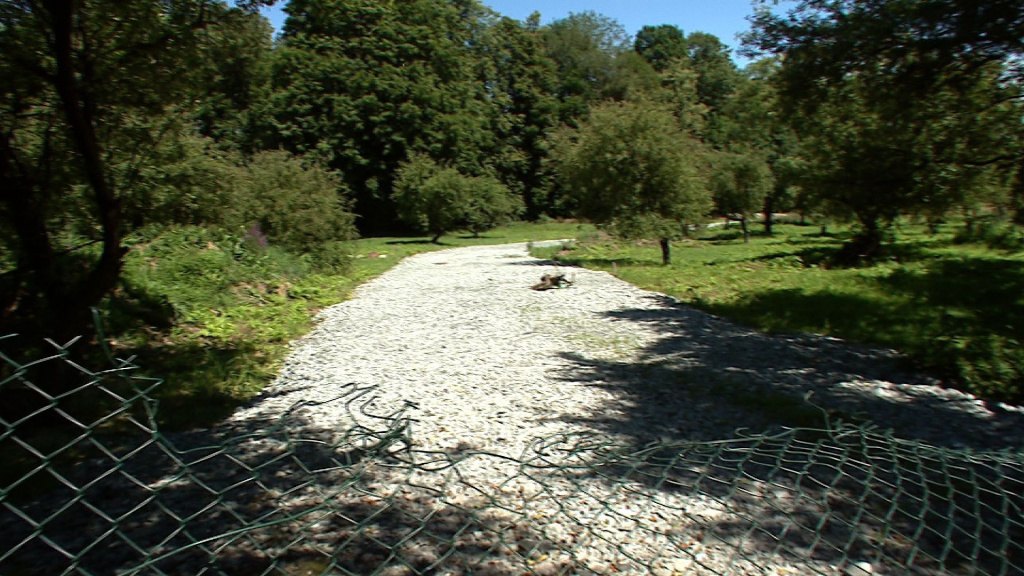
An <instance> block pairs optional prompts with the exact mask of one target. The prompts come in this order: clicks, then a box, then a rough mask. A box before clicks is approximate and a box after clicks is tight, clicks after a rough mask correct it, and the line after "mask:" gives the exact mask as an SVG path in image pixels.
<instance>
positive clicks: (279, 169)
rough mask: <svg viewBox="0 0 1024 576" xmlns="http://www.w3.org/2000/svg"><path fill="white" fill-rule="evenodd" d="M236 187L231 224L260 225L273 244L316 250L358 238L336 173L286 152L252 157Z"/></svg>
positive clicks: (299, 250) (309, 251)
mask: <svg viewBox="0 0 1024 576" xmlns="http://www.w3.org/2000/svg"><path fill="white" fill-rule="evenodd" d="M235 192H236V193H235V194H234V204H235V206H236V209H235V215H234V217H233V218H232V220H233V223H234V224H235V226H236V227H239V228H242V229H251V227H252V226H253V225H258V227H259V228H258V230H259V233H261V234H263V235H265V236H266V238H267V242H268V244H269V245H275V246H280V247H283V248H285V249H286V250H288V251H290V252H294V253H296V254H317V253H323V252H324V251H325V250H328V249H326V248H325V245H327V244H331V243H336V242H344V241H347V240H352V239H354V238H355V237H356V229H355V217H354V216H353V215H352V213H351V212H349V211H348V208H349V200H348V195H347V190H346V189H345V187H344V185H343V184H342V183H341V180H340V179H339V178H338V176H337V175H336V174H335V173H333V172H330V171H328V170H326V169H324V168H321V167H319V166H317V165H312V164H311V165H306V164H303V162H302V160H301V159H299V158H296V157H294V156H291V155H290V154H288V153H287V152H283V151H271V152H261V153H259V154H257V155H256V156H254V157H253V158H252V160H251V161H250V162H249V163H248V164H247V165H246V166H245V167H243V168H241V169H239V177H238V178H237V181H236V183H235ZM331 250H334V249H331Z"/></svg>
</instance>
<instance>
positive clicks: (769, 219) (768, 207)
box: [764, 194, 775, 236]
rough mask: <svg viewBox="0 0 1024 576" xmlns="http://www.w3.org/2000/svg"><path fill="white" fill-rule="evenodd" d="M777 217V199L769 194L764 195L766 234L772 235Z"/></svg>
mask: <svg viewBox="0 0 1024 576" xmlns="http://www.w3.org/2000/svg"><path fill="white" fill-rule="evenodd" d="M774 218H775V199H774V198H772V195H771V194H769V195H767V196H765V197H764V233H765V235H766V236H771V235H772V234H773V232H772V225H774V223H775V222H774Z"/></svg>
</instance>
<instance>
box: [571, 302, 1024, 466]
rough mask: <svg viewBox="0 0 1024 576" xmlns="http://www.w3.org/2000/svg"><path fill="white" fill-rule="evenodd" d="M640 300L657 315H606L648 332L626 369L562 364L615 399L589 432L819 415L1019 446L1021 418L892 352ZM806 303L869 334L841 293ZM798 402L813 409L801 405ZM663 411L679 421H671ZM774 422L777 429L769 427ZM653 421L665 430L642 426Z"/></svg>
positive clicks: (946, 441)
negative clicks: (768, 330) (773, 331)
mask: <svg viewBox="0 0 1024 576" xmlns="http://www.w3.org/2000/svg"><path fill="white" fill-rule="evenodd" d="M648 297H649V298H652V299H655V300H656V301H657V305H658V306H657V307H656V308H642V309H625V310H616V311H613V312H609V313H608V314H607V316H608V317H609V318H612V319H614V320H616V321H622V322H631V323H638V324H643V325H644V326H645V327H647V328H648V329H651V330H653V331H654V332H655V333H656V334H658V338H657V339H656V340H655V341H653V342H651V343H650V344H648V345H647V346H645V347H644V348H643V349H642V350H641V351H640V353H639V355H638V356H637V357H636V358H635V359H634V360H632V361H628V362H622V361H617V360H616V361H608V360H601V359H592V358H587V357H586V356H584V355H581V354H578V353H575V352H566V353H565V354H564V356H563V357H564V358H565V359H567V360H569V361H571V363H572V367H571V368H570V369H568V370H566V371H565V372H564V373H560V374H559V375H558V376H559V377H560V378H563V379H565V380H570V381H581V382H585V383H588V384H589V385H594V386H601V387H605V388H609V389H612V390H614V391H615V393H616V395H617V396H618V397H619V398H620V399H621V402H620V403H619V404H618V405H617V406H616V412H617V413H616V414H614V416H611V417H609V418H608V419H607V420H605V421H603V422H596V423H595V422H590V423H589V424H591V425H594V424H596V425H597V426H598V427H599V428H602V427H603V428H604V429H606V430H607V431H608V432H611V433H614V434H617V435H626V436H631V435H632V436H637V435H638V434H639V436H638V440H640V441H641V443H642V442H643V441H646V440H649V439H650V438H651V436H652V435H653V436H654V437H658V436H659V435H667V436H668V437H669V438H680V439H694V438H696V439H710V438H709V437H708V434H709V432H708V430H707V428H708V426H707V422H708V420H709V418H708V415H712V416H718V415H720V418H718V419H720V420H721V421H722V424H723V429H722V430H721V431H723V432H724V430H725V429H729V430H732V429H735V428H737V427H743V428H747V429H750V430H755V431H760V430H765V429H768V428H769V427H771V426H772V425H773V424H774V425H789V426H792V425H801V426H803V425H809V424H813V423H814V421H815V419H816V418H818V417H816V416H814V412H815V411H817V412H819V413H821V411H822V410H824V411H825V412H828V413H831V414H832V415H833V416H834V417H842V418H843V419H845V420H847V421H851V420H852V421H857V422H865V423H872V424H874V425H877V426H879V427H881V428H886V429H887V428H892V429H893V430H894V433H895V434H896V436H897V437H901V438H905V439H909V440H922V441H925V442H928V443H931V444H935V445H939V446H949V447H974V448H983V449H992V448H996V449H998V448H1018V447H1020V441H1021V438H1020V431H1021V430H1024V413H1022V412H1021V411H1017V410H1001V411H991V410H988V409H986V408H985V407H984V406H983V405H982V404H981V403H980V402H978V401H976V400H975V399H973V398H971V397H969V396H966V395H964V394H962V393H960V392H957V391H954V390H939V391H938V392H935V388H934V387H933V386H929V387H923V386H922V385H930V384H934V383H935V380H934V379H931V378H929V377H926V376H922V375H919V374H914V373H911V372H907V371H905V370H904V367H903V365H902V364H901V363H900V362H899V356H898V355H897V354H896V353H895V352H893V351H891V350H884V349H876V348H870V347H867V346H861V345H856V344H851V343H848V342H844V341H841V340H838V339H835V338H829V337H823V336H816V335H811V334H798V335H792V334H782V335H776V336H772V335H768V334H765V333H762V332H758V331H756V330H753V329H751V328H746V327H743V326H740V325H737V324H734V323H732V322H729V321H727V320H724V319H721V318H719V317H716V316H712V315H710V314H707V313H705V312H702V311H698V310H696V309H693V308H690V307H687V306H683V305H680V304H678V303H677V302H676V301H675V300H673V299H671V298H668V297H664V296H660V295H651V296H648ZM763 298H779V299H782V300H783V301H795V300H798V299H801V298H804V296H802V295H800V294H799V293H788V292H786V293H774V294H771V295H766V296H763ZM812 299H813V300H814V302H813V306H816V307H834V308H835V309H836V310H840V311H843V312H844V315H843V316H842V317H841V318H840V319H841V321H842V322H844V323H845V324H844V325H843V327H844V329H846V330H848V331H850V332H854V333H856V332H858V331H860V332H862V333H864V334H868V333H869V332H870V330H872V325H873V324H872V323H871V322H869V321H866V320H863V319H861V318H860V317H859V316H860V315H861V311H864V310H867V309H869V308H870V307H872V306H875V303H874V302H870V301H867V300H865V299H861V298H858V297H856V296H850V295H827V294H817V295H814V297H813V298H812ZM760 303H762V304H763V303H764V302H763V301H761V302H760ZM773 309H776V307H773ZM780 310H781V311H780V312H778V314H779V316H778V318H777V319H778V324H779V325H782V323H783V322H784V321H786V320H787V317H786V315H788V314H799V313H800V312H799V308H797V309H796V311H792V312H789V311H785V309H781V308H780ZM730 312H736V311H735V310H730ZM875 325H877V324H875ZM808 393H812V396H811V402H812V403H813V404H812V403H808V402H807V401H805V400H804V398H805V396H807V394H808ZM814 406H819V407H820V410H819V409H816V408H814ZM673 412H674V413H677V414H678V418H676V419H675V421H673V419H672V418H671V414H672V413H673ZM689 412H699V413H700V414H701V416H700V418H699V419H697V422H698V424H697V426H696V428H694V427H692V426H690V425H689V424H688V422H687V419H686V414H687V413H689ZM777 417H780V418H782V421H779V422H772V420H773V418H777ZM710 420H715V418H714V417H713V418H711V419H710ZM787 420H788V421H787ZM818 421H819V422H820V420H818ZM664 422H669V423H671V425H672V427H675V428H676V430H675V431H673V430H671V429H667V428H666V429H656V428H657V427H653V426H652V424H653V423H664ZM638 431H639V432H638ZM719 437H721V436H719Z"/></svg>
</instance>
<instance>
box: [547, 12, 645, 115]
mask: <svg viewBox="0 0 1024 576" xmlns="http://www.w3.org/2000/svg"><path fill="white" fill-rule="evenodd" d="M543 37H544V45H545V48H546V51H547V55H548V56H549V57H550V58H551V59H552V60H554V62H555V64H556V66H557V70H558V77H559V79H560V86H559V92H558V96H559V99H560V100H561V101H562V120H563V121H571V120H573V119H575V118H579V117H580V116H582V115H584V114H585V113H586V111H587V107H588V106H590V105H591V104H592V103H594V102H597V101H600V100H602V99H604V98H605V97H607V93H606V92H607V90H608V88H609V87H610V86H611V85H612V83H613V81H614V79H615V77H616V75H617V73H618V68H617V66H616V63H615V61H616V58H617V57H618V56H620V55H622V54H625V53H626V52H627V51H628V50H629V34H627V33H626V30H625V28H623V27H622V25H621V24H619V23H618V22H617V21H615V20H613V19H611V18H608V17H607V16H602V15H600V14H597V13H596V12H590V11H587V12H582V13H579V14H570V15H569V16H568V17H567V18H563V19H561V20H555V21H554V22H552V23H550V24H548V25H547V26H546V27H545V28H544V36H543Z"/></svg>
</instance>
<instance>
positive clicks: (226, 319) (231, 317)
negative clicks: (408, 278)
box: [103, 222, 593, 430]
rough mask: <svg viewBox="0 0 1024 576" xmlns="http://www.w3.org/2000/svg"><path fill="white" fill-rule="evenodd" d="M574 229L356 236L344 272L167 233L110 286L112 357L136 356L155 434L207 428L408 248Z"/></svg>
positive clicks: (199, 234) (574, 230) (138, 253)
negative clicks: (321, 314)
mask: <svg viewBox="0 0 1024 576" xmlns="http://www.w3.org/2000/svg"><path fill="white" fill-rule="evenodd" d="M592 230H593V228H591V227H589V226H586V225H583V226H581V225H578V224H574V223H557V222H550V223H544V224H529V223H517V224H513V225H510V226H506V227H502V228H498V229H495V230H492V231H490V232H487V233H484V234H481V235H480V237H479V238H476V237H471V236H464V235H451V236H445V237H443V238H441V240H440V243H439V244H433V243H431V242H430V239H429V238H428V237H401V238H399V237H392V238H365V239H361V240H357V241H355V242H353V243H352V245H351V247H350V248H351V253H350V254H349V258H350V261H351V265H350V266H349V267H348V268H347V269H345V270H326V271H325V270H320V269H318V268H317V263H316V262H314V261H311V260H310V259H308V258H301V257H296V256H294V255H291V254H288V253H286V252H283V251H280V250H277V249H275V248H274V247H273V246H270V247H267V248H266V249H261V248H259V247H256V246H252V245H246V244H245V243H242V242H239V241H238V240H237V239H236V238H232V237H230V236H224V235H217V234H216V233H214V232H211V231H209V230H205V229H202V228H172V229H168V230H163V231H161V232H159V233H152V234H150V235H149V236H148V237H146V238H144V239H143V240H140V241H139V242H138V243H137V244H136V245H135V246H134V247H133V249H132V251H131V253H130V254H129V255H128V257H127V259H126V265H125V272H124V277H123V282H122V286H121V288H120V289H119V290H118V292H117V293H116V294H115V295H114V296H113V297H112V298H110V299H109V300H108V301H107V302H106V303H105V306H104V309H103V315H104V324H105V325H106V327H107V331H108V335H109V336H110V339H111V340H112V345H113V348H114V351H115V353H116V354H117V355H118V356H121V357H127V356H132V355H134V356H137V360H136V363H137V364H138V365H140V366H141V367H142V369H143V370H144V374H145V375H150V376H155V377H159V378H162V379H164V380H165V382H164V384H163V385H162V386H160V387H159V388H158V389H157V390H158V391H157V393H156V394H157V397H158V399H159V401H160V410H159V413H158V414H159V416H160V424H161V425H162V426H163V427H164V428H165V429H172V430H173V429H187V428H192V427H196V426H208V425H211V424H214V423H216V422H217V421H219V420H220V419H222V418H224V417H226V416H227V415H229V414H230V413H231V412H232V411H233V410H234V409H235V408H237V407H238V406H239V405H240V404H242V403H244V402H245V401H246V400H248V399H249V398H251V397H253V396H254V395H255V394H257V393H259V391H260V390H262V389H263V387H264V386H266V385H267V384H268V383H269V382H271V381H272V379H273V378H274V376H275V375H276V373H277V370H278V368H279V365H280V362H281V360H282V359H283V358H284V356H285V354H286V353H287V345H288V343H289V342H291V341H292V340H294V339H296V338H298V337H300V336H302V335H303V334H305V333H306V332H308V331H309V329H310V328H311V326H312V323H313V318H314V316H315V315H316V313H317V312H318V311H320V310H321V309H323V308H325V307H327V306H331V305H333V304H337V303H339V302H342V301H344V300H345V299H347V298H348V297H349V295H350V294H351V292H352V290H353V289H354V288H355V287H356V286H358V285H359V284H362V283H363V282H365V281H367V280H369V279H371V278H374V277H376V276H378V275H380V274H381V273H383V272H385V271H386V270H388V269H389V268H391V267H392V266H394V265H395V264H397V263H398V262H399V261H401V260H402V258H405V257H406V256H410V255H413V254H417V253H420V252H425V251H431V250H440V249H446V248H454V247H460V246H473V245H480V244H503V243H510V242H529V241H539V240H553V239H560V238H566V237H573V236H577V235H579V234H580V233H581V232H582V233H590V232H592Z"/></svg>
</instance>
